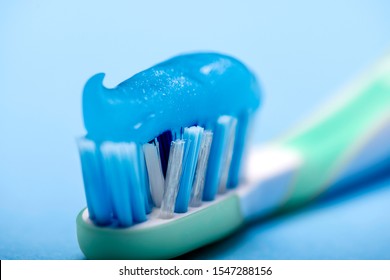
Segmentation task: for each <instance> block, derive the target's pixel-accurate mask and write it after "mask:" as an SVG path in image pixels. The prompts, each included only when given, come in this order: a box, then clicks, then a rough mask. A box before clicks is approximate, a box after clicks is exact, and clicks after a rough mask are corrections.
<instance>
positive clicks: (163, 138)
mask: <svg viewBox="0 0 390 280" xmlns="http://www.w3.org/2000/svg"><path fill="white" fill-rule="evenodd" d="M157 140H158V144H159V151H160V158H161V167H162V171H163V174H164V177H165V176H166V174H167V167H168V157H169V150H170V147H171V142H172V132H171V131H165V132H164V133H162V134H161V135H159V136H158V137H157Z"/></svg>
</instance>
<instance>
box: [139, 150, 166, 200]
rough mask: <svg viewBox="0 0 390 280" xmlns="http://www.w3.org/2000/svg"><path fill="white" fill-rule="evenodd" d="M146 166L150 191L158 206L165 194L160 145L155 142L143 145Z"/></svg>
mask: <svg viewBox="0 0 390 280" xmlns="http://www.w3.org/2000/svg"><path fill="white" fill-rule="evenodd" d="M143 151H144V155H145V161H146V167H147V170H148V176H149V184H150V193H151V195H152V199H153V202H154V204H155V205H156V207H160V206H161V202H162V199H163V196H164V183H165V182H164V181H165V180H164V175H163V171H162V167H161V161H160V154H159V149H158V146H157V145H156V144H154V143H147V144H144V145H143Z"/></svg>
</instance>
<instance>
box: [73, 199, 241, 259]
mask: <svg viewBox="0 0 390 280" xmlns="http://www.w3.org/2000/svg"><path fill="white" fill-rule="evenodd" d="M83 212H84V210H82V211H81V212H80V213H79V215H78V216H77V220H76V223H77V238H78V242H79V245H80V248H81V250H82V252H83V253H84V255H85V256H86V257H87V258H88V259H106V260H107V259H116V260H117V259H169V258H174V257H177V256H179V255H182V254H184V253H186V252H189V251H192V250H194V249H196V248H199V247H201V246H204V245H207V244H209V243H212V242H214V241H216V240H219V239H221V238H223V237H225V236H227V235H229V234H230V233H232V232H233V231H235V230H236V229H237V228H239V227H240V226H241V225H242V224H243V217H242V215H241V211H240V205H239V198H238V196H237V195H235V194H233V195H228V196H227V197H226V198H225V199H222V200H220V201H219V202H218V203H215V204H212V205H210V206H208V207H205V208H203V209H201V210H199V211H197V212H193V213H191V214H189V215H186V216H184V217H181V218H173V219H172V220H171V221H169V222H167V223H164V224H161V225H158V226H154V227H150V228H138V229H137V228H136V229H134V228H131V227H130V228H125V229H119V228H108V227H97V226H94V225H93V224H91V223H86V222H85V221H84V220H83V218H82V213H83Z"/></svg>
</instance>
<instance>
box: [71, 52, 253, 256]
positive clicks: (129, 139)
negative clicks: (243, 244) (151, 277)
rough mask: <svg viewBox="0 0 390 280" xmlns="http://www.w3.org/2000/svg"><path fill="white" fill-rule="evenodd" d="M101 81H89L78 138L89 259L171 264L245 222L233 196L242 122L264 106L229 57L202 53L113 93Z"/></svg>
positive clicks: (247, 75) (82, 232) (82, 235)
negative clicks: (169, 261) (83, 130)
mask: <svg viewBox="0 0 390 280" xmlns="http://www.w3.org/2000/svg"><path fill="white" fill-rule="evenodd" d="M103 78H104V74H97V75H95V76H93V77H92V78H91V79H90V80H89V81H88V82H87V83H86V86H85V88H84V93H83V116H84V124H85V127H86V130H87V135H86V137H83V138H80V139H78V147H79V152H80V158H81V165H82V171H83V178H84V187H85V194H86V200H87V208H88V209H87V210H85V211H82V213H81V214H80V215H79V217H78V218H77V224H78V238H79V244H80V247H81V248H82V250H83V252H84V253H85V255H86V256H87V257H89V258H107V259H108V258H170V257H174V256H177V255H180V254H182V253H185V252H187V251H189V250H191V249H194V248H197V247H199V246H201V245H204V244H207V243H210V242H212V241H213V240H216V239H218V238H221V237H222V236H224V235H226V234H228V233H230V232H231V231H232V230H233V229H234V228H236V227H237V226H238V225H239V224H241V222H242V219H241V218H240V214H239V213H240V212H239V210H238V208H237V205H238V204H237V199H236V198H235V196H234V195H232V194H231V193H230V192H229V190H231V189H234V188H236V186H237V185H238V183H239V182H240V180H241V161H242V158H243V155H244V146H245V142H246V138H247V134H248V126H249V124H250V121H251V120H252V119H253V115H254V113H255V111H256V109H257V108H258V106H259V104H260V90H259V86H258V83H257V80H256V78H255V76H254V75H253V73H252V72H251V71H250V70H249V69H248V68H247V67H245V66H244V65H243V64H242V63H241V62H239V61H238V60H236V59H234V58H232V57H229V56H226V55H220V54H216V53H198V54H189V55H181V56H177V57H174V58H172V59H170V60H167V61H165V62H163V63H160V64H157V65H156V66H154V67H152V68H149V69H147V70H145V71H143V72H141V73H139V74H137V75H135V76H133V77H132V78H130V79H128V80H126V81H124V82H122V83H121V84H119V85H118V86H117V87H115V88H113V89H107V88H105V87H104V86H103V84H102V82H103ZM226 217H229V219H226ZM97 244H100V245H97ZM153 252H154V253H153Z"/></svg>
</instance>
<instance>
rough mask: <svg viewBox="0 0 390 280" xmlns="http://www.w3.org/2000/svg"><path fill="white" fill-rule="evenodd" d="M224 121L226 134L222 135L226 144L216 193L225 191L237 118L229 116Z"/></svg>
mask: <svg viewBox="0 0 390 280" xmlns="http://www.w3.org/2000/svg"><path fill="white" fill-rule="evenodd" d="M224 121H226V136H225V137H224V138H225V139H226V146H225V149H224V151H223V153H222V159H221V162H222V167H221V174H220V178H219V185H218V193H221V194H222V193H225V192H226V187H227V182H228V176H229V170H230V164H231V162H232V156H233V147H234V141H235V135H236V125H237V119H235V118H229V119H226V120H224Z"/></svg>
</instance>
